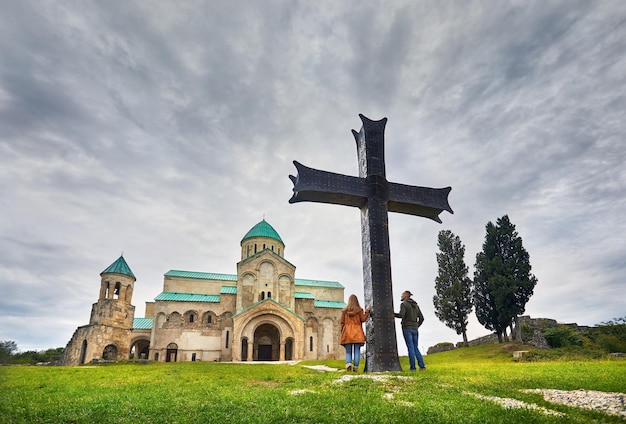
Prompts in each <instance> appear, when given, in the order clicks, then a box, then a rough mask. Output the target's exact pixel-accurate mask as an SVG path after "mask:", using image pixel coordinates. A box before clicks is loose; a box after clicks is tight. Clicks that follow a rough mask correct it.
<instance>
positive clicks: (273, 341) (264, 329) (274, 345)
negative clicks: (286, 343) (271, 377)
mask: <svg viewBox="0 0 626 424" xmlns="http://www.w3.org/2000/svg"><path fill="white" fill-rule="evenodd" d="M254 351H255V354H254V358H255V360H257V361H278V359H279V358H280V332H279V331H278V328H276V327H275V326H273V325H272V324H261V325H259V327H258V328H257V329H256V330H255V331H254Z"/></svg>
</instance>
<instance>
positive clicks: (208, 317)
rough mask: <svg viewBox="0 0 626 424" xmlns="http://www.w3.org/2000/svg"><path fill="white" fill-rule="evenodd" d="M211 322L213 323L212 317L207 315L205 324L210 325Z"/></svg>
mask: <svg viewBox="0 0 626 424" xmlns="http://www.w3.org/2000/svg"><path fill="white" fill-rule="evenodd" d="M212 322H213V317H211V314H209V315H208V316H207V318H206V323H207V324H211V323H212Z"/></svg>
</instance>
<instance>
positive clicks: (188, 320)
mask: <svg viewBox="0 0 626 424" xmlns="http://www.w3.org/2000/svg"><path fill="white" fill-rule="evenodd" d="M198 316H199V314H198V311H195V310H188V311H186V312H185V313H184V315H183V323H184V325H185V326H186V327H190V326H194V325H196V321H198Z"/></svg>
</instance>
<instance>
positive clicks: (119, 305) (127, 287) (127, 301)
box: [89, 256, 137, 329]
mask: <svg viewBox="0 0 626 424" xmlns="http://www.w3.org/2000/svg"><path fill="white" fill-rule="evenodd" d="M100 278H101V279H100V296H99V297H98V302H96V303H94V304H93V306H92V308H91V318H90V320H89V324H90V325H95V324H102V325H108V326H112V327H121V328H126V329H130V328H132V326H133V318H134V317H135V307H134V306H133V305H132V304H131V302H132V299H133V289H134V287H135V281H136V280H137V279H136V278H135V275H134V274H133V272H132V271H131V270H130V267H129V266H128V264H127V263H126V260H124V257H123V256H120V257H119V258H118V259H117V260H116V261H115V262H113V263H112V264H111V265H110V266H109V267H108V268H107V269H105V270H104V271H102V272H101V273H100Z"/></svg>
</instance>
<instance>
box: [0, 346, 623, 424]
mask: <svg viewBox="0 0 626 424" xmlns="http://www.w3.org/2000/svg"><path fill="white" fill-rule="evenodd" d="M511 349H517V347H514V348H510V347H509V348H507V347H506V346H501V345H490V346H479V347H473V348H465V349H458V350H455V351H450V352H443V353H438V354H434V355H428V356H427V357H426V358H425V359H426V365H427V368H428V369H427V371H425V372H417V373H416V372H408V371H406V372H399V373H381V374H376V375H372V374H365V375H366V376H368V377H376V379H373V378H352V379H345V375H346V373H345V372H344V371H337V372H332V371H326V372H324V371H318V370H315V369H311V368H308V367H307V366H320V365H325V366H328V367H333V368H337V369H342V368H343V365H344V364H343V362H342V361H315V362H312V361H307V362H300V363H298V364H295V365H289V364H230V363H202V362H184V363H168V364H165V363H150V364H139V363H125V364H115V365H98V366H79V367H36V366H28V367H26V366H11V367H8V366H7V367H0V423H127V422H143V423H207V422H216V423H217V422H220V423H221V422H231V423H414V422H428V423H450V422H454V423H464V422H466V423H520V422H524V423H535V422H537V423H552V422H581V423H582V422H624V421H625V420H624V419H623V418H620V417H619V416H615V415H607V414H604V413H602V412H597V411H592V410H586V409H582V408H575V407H570V406H565V405H560V404H555V403H549V402H547V401H545V400H544V398H543V396H542V395H541V394H539V393H526V392H522V391H521V389H539V388H541V389H561V390H576V389H588V390H597V391H603V392H620V393H626V361H624V360H619V359H614V360H607V359H598V360H588V359H577V358H568V360H551V361H540V362H514V361H513V360H512V355H511V351H510V350H511ZM401 364H402V366H403V367H404V368H405V369H408V363H407V361H406V358H401ZM358 375H360V376H362V375H364V374H363V373H359V374H358ZM342 376H344V378H343V379H342ZM344 379H345V381H344ZM487 397H498V398H511V399H516V400H519V401H523V402H526V403H527V404H535V405H537V406H539V407H543V408H545V409H546V410H548V413H546V411H545V410H543V411H542V410H539V409H531V408H505V407H503V406H502V405H501V404H499V403H498V402H494V401H492V400H490V399H488V398H487ZM550 412H552V413H560V414H561V415H553V414H551V413H550Z"/></svg>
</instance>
